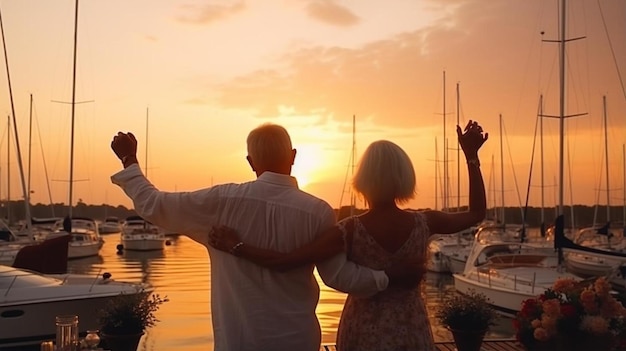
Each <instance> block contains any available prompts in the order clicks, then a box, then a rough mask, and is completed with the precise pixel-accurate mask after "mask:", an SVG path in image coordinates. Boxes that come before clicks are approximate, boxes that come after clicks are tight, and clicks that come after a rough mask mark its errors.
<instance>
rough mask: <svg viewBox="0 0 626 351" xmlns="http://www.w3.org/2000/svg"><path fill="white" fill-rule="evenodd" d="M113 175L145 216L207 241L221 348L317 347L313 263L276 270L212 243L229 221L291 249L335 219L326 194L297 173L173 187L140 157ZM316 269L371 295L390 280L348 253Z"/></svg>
mask: <svg viewBox="0 0 626 351" xmlns="http://www.w3.org/2000/svg"><path fill="white" fill-rule="evenodd" d="M111 180H112V182H113V183H115V184H117V185H119V186H120V187H121V188H122V189H123V190H124V192H125V193H126V194H127V195H128V196H129V197H130V198H131V199H132V200H133V204H134V207H135V211H137V213H138V214H139V215H140V216H142V217H143V218H145V219H147V220H149V221H151V222H153V223H155V224H156V225H158V226H161V227H163V228H165V229H167V230H171V231H174V232H177V233H183V234H185V235H188V236H189V237H190V238H191V239H193V240H195V241H197V242H198V243H200V244H202V245H204V246H206V247H207V248H208V251H209V257H210V260H211V310H212V319H213V332H214V335H215V350H216V351H237V350H250V351H262V350H268V351H269V350H271V351H280V350H286V351H287V350H288V351H296V350H297V351H308V350H311V351H313V350H315V351H317V350H319V348H320V342H321V332H320V325H319V322H318V320H317V316H316V315H315V308H316V306H317V302H318V300H319V286H318V284H317V281H316V279H315V277H314V276H313V269H314V265H313V264H310V265H306V266H304V267H301V268H298V269H294V270H290V271H288V272H284V273H280V272H274V271H272V270H269V269H266V268H263V267H261V266H258V265H255V264H253V263H251V262H249V261H246V260H244V259H239V258H237V257H235V256H232V255H230V254H228V253H225V252H222V251H219V250H215V249H213V248H212V247H210V246H209V245H208V243H207V238H208V232H209V230H210V229H211V227H213V226H214V225H226V226H228V227H231V228H233V229H235V230H236V231H237V233H238V234H239V236H240V238H241V239H242V240H243V241H244V242H245V243H248V244H250V245H254V246H258V247H261V248H265V249H272V250H277V251H281V252H289V251H292V250H294V249H295V248H297V247H299V246H302V245H304V244H306V243H308V242H310V241H312V240H313V239H314V238H315V237H316V236H317V235H318V234H320V233H322V232H323V231H325V230H326V229H329V228H330V227H332V226H333V225H334V224H335V220H336V218H335V213H334V211H333V209H332V208H331V207H330V206H329V205H328V204H327V203H326V202H325V201H323V200H321V199H318V198H316V197H314V196H312V195H310V194H308V193H305V192H303V191H301V190H299V189H298V184H297V181H296V179H295V178H293V177H291V176H288V175H283V174H277V173H272V172H264V173H263V174H262V175H261V176H259V177H258V178H257V179H256V180H254V181H251V182H247V183H243V184H222V185H217V186H214V187H211V188H206V189H202V190H197V191H193V192H174V193H168V192H162V191H159V190H158V189H156V188H155V187H154V186H153V185H152V184H151V183H150V182H149V181H148V180H147V179H146V178H145V177H144V175H143V174H142V172H141V169H140V168H139V166H138V165H137V164H134V165H131V166H129V167H128V168H126V169H124V170H122V171H120V172H118V173H116V174H115V175H113V176H112V177H111ZM317 269H318V272H319V274H320V276H321V278H322V280H323V281H324V282H325V283H326V284H327V285H328V286H330V287H333V288H335V289H337V290H340V291H343V292H350V293H355V294H361V295H372V294H375V293H377V292H378V291H381V290H383V289H385V288H386V287H387V284H388V278H387V276H386V275H385V273H384V272H382V271H374V270H371V269H368V268H365V267H360V266H357V265H356V264H354V263H352V262H350V261H347V259H346V255H345V254H344V253H342V254H339V255H337V256H335V257H333V258H331V259H328V260H326V261H324V262H322V263H318V264H317Z"/></svg>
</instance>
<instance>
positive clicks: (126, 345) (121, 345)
mask: <svg viewBox="0 0 626 351" xmlns="http://www.w3.org/2000/svg"><path fill="white" fill-rule="evenodd" d="M101 335H102V344H104V348H105V349H107V350H111V351H137V347H138V346H139V341H141V337H142V336H143V333H139V334H121V335H117V334H113V335H112V334H105V333H101Z"/></svg>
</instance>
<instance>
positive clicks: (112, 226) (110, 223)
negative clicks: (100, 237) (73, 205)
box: [98, 216, 122, 234]
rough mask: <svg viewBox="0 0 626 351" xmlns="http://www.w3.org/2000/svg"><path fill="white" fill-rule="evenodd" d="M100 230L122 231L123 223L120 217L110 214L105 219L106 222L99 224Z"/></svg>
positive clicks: (104, 232)
mask: <svg viewBox="0 0 626 351" xmlns="http://www.w3.org/2000/svg"><path fill="white" fill-rule="evenodd" d="M98 231H99V232H100V234H115V233H121V232H122V224H121V223H120V220H119V218H117V217H114V216H109V217H107V218H105V219H104V222H102V223H100V224H99V225H98Z"/></svg>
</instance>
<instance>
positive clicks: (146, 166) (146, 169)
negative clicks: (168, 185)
mask: <svg viewBox="0 0 626 351" xmlns="http://www.w3.org/2000/svg"><path fill="white" fill-rule="evenodd" d="M144 173H145V174H146V178H148V107H146V163H145V172H144Z"/></svg>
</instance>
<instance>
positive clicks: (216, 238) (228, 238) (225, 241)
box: [208, 225, 241, 252]
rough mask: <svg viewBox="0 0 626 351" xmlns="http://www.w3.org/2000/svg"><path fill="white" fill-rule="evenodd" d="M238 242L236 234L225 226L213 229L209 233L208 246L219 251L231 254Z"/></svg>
mask: <svg viewBox="0 0 626 351" xmlns="http://www.w3.org/2000/svg"><path fill="white" fill-rule="evenodd" d="M240 242H241V240H239V236H238V235H237V232H236V231H235V230H234V229H231V228H229V227H227V226H223V225H221V226H217V227H213V228H211V231H210V232H209V237H208V243H209V245H211V246H213V247H214V248H216V249H218V250H220V251H225V252H231V251H232V250H233V248H235V246H237V244H239V243H240Z"/></svg>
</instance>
